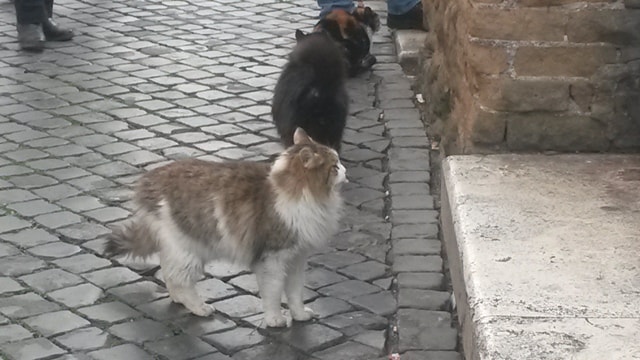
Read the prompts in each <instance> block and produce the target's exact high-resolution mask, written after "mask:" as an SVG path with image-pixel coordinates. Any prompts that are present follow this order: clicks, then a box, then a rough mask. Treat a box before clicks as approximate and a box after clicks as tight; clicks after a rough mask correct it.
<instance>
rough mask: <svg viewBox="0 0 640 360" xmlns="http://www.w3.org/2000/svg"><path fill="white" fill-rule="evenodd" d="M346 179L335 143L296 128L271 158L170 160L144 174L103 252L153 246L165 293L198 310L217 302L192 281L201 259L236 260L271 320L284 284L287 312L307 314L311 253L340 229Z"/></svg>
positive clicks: (271, 322) (145, 251)
mask: <svg viewBox="0 0 640 360" xmlns="http://www.w3.org/2000/svg"><path fill="white" fill-rule="evenodd" d="M346 181H347V180H346V171H345V168H344V166H343V165H342V164H341V163H340V160H339V158H338V154H337V153H336V151H335V150H333V149H331V148H329V147H326V146H324V145H321V144H319V143H316V142H315V141H313V140H312V139H311V138H310V137H309V136H308V135H307V134H306V133H305V132H304V130H302V129H297V130H296V132H295V134H294V145H293V146H291V147H289V148H288V149H286V150H285V151H284V152H283V153H281V154H280V156H279V157H278V158H277V160H276V161H275V162H274V163H273V164H272V165H270V164H265V163H257V162H228V163H214V162H205V161H201V160H195V159H190V160H182V161H176V162H174V163H171V164H169V165H165V166H162V167H159V168H156V169H154V170H151V171H150V172H148V173H146V174H145V175H143V176H142V177H141V178H140V180H139V181H138V183H137V187H136V190H135V203H136V206H137V208H136V210H135V212H134V215H133V216H132V218H131V219H130V220H128V221H127V222H126V223H125V224H124V225H123V226H121V227H119V228H116V229H114V231H113V232H112V234H111V235H110V236H109V237H108V239H107V244H106V247H105V253H106V254H107V255H110V256H117V255H131V256H134V257H147V256H149V255H151V254H154V253H158V254H159V258H160V266H161V268H162V272H163V276H164V279H165V283H166V285H167V289H168V290H169V295H170V296H171V299H172V300H173V301H174V302H177V303H181V304H183V305H184V306H185V307H186V308H187V309H189V310H190V311H191V312H192V313H193V314H195V315H199V316H208V315H210V314H211V313H212V312H213V311H214V308H213V306H211V305H209V304H206V303H205V302H204V301H203V299H202V298H201V297H200V296H199V295H198V293H197V291H196V288H195V283H196V281H197V280H198V279H199V278H200V277H201V275H202V271H203V267H204V264H205V263H206V262H208V261H209V260H213V259H228V260H231V261H233V262H238V263H242V264H245V265H248V266H250V267H251V269H252V270H253V272H254V273H255V274H256V276H257V280H258V286H259V290H260V296H261V297H262V302H263V307H264V313H265V321H266V325H267V326H270V327H282V326H286V319H285V317H284V316H283V314H282V309H281V307H280V300H281V297H282V293H283V292H284V293H285V294H286V296H287V303H288V306H289V310H290V312H291V316H292V318H293V319H294V320H297V321H305V320H309V319H311V318H312V316H313V313H312V311H311V310H310V309H308V308H306V307H305V306H304V304H303V298H302V293H303V287H304V268H305V264H306V260H307V256H308V255H309V253H310V252H312V251H313V250H314V249H316V248H318V247H320V246H322V245H324V244H325V243H326V242H327V241H328V240H329V238H330V237H331V236H332V235H333V234H334V233H335V232H336V231H337V230H338V223H339V219H340V214H341V208H342V197H341V195H340V184H342V183H343V182H346Z"/></svg>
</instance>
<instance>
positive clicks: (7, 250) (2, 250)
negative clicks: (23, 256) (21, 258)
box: [0, 243, 20, 257]
mask: <svg viewBox="0 0 640 360" xmlns="http://www.w3.org/2000/svg"><path fill="white" fill-rule="evenodd" d="M17 254H20V250H18V248H16V247H15V246H12V245H9V244H2V243H0V257H5V256H10V255H17Z"/></svg>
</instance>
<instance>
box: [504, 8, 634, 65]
mask: <svg viewBox="0 0 640 360" xmlns="http://www.w3.org/2000/svg"><path fill="white" fill-rule="evenodd" d="M639 15H640V14H639ZM639 30H640V29H639ZM616 58H617V54H616V48H615V47H613V46H602V45H600V44H597V45H592V46H544V47H543V46H521V47H519V48H518V50H517V51H516V55H515V60H514V68H515V71H516V74H517V75H518V76H581V77H590V76H591V75H593V74H594V73H595V71H596V70H597V69H598V68H599V67H601V66H603V65H605V64H610V63H615V62H616V61H617V59H616Z"/></svg>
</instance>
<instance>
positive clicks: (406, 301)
mask: <svg viewBox="0 0 640 360" xmlns="http://www.w3.org/2000/svg"><path fill="white" fill-rule="evenodd" d="M450 297H451V294H450V293H448V292H446V291H434V290H423V289H407V288H404V289H400V290H399V292H398V305H399V306H400V307H401V308H414V309H424V310H446V307H447V304H448V302H449V299H450Z"/></svg>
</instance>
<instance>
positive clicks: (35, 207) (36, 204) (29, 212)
mask: <svg viewBox="0 0 640 360" xmlns="http://www.w3.org/2000/svg"><path fill="white" fill-rule="evenodd" d="M7 207H8V208H10V209H12V210H15V211H16V212H18V214H20V215H22V216H28V217H30V216H36V215H40V214H46V213H50V212H54V211H58V210H60V207H59V206H56V205H53V204H50V203H48V202H46V201H44V200H32V201H25V202H22V203H14V204H10V205H8V206H7Z"/></svg>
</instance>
